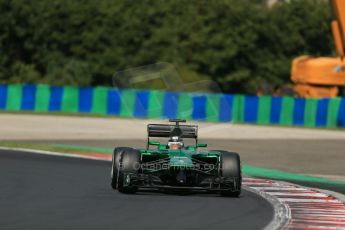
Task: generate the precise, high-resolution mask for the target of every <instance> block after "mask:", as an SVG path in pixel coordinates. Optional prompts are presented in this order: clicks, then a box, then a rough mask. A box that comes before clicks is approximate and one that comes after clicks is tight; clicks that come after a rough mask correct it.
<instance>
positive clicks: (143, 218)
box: [0, 151, 273, 230]
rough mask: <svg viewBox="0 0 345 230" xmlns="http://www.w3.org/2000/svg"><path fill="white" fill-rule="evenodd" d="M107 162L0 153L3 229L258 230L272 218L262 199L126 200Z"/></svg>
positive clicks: (141, 195)
mask: <svg viewBox="0 0 345 230" xmlns="http://www.w3.org/2000/svg"><path fill="white" fill-rule="evenodd" d="M110 167H111V166H110V163H109V162H101V161H92V160H85V159H74V158H65V157H56V156H45V155H37V154H30V153H21V152H17V151H1V152H0V182H1V185H0V228H1V229H2V230H3V229H152V230H153V229H164V230H169V229H217V230H220V229H242V230H243V229H262V228H263V227H264V226H266V224H268V223H269V222H270V220H271V219H272V217H273V209H272V207H271V205H270V204H269V203H268V202H267V201H265V200H264V199H263V198H261V197H259V196H257V195H256V194H253V193H251V192H248V191H245V190H244V191H243V193H242V195H241V197H240V198H223V197H219V196H217V195H206V194H195V195H186V196H180V195H170V194H160V193H154V194H153V193H138V194H136V195H124V194H120V193H118V192H117V191H114V190H112V189H111V187H110V185H109V183H110Z"/></svg>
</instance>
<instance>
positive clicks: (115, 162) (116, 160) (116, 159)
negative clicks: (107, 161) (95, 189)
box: [111, 147, 131, 189]
mask: <svg viewBox="0 0 345 230" xmlns="http://www.w3.org/2000/svg"><path fill="white" fill-rule="evenodd" d="M129 149H131V148H128V147H116V148H115V149H114V152H113V158H112V165H111V187H112V188H113V189H116V188H117V180H118V173H119V169H120V157H121V153H122V152H124V151H126V150H129Z"/></svg>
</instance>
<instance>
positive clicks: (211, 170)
mask: <svg viewBox="0 0 345 230" xmlns="http://www.w3.org/2000/svg"><path fill="white" fill-rule="evenodd" d="M170 122H174V123H175V124H173V125H171V124H149V125H148V126H147V131H148V137H147V146H146V148H145V149H135V148H131V147H117V148H115V149H114V154H113V160H112V169H111V185H112V188H113V189H117V190H118V191H120V192H122V193H135V192H136V191H138V190H142V191H146V190H148V191H150V190H159V191H162V192H164V191H169V190H170V191H176V192H182V191H183V192H186V191H204V192H205V191H206V192H210V193H220V194H221V195H223V196H233V197H237V196H239V195H240V193H241V183H242V176H241V164H240V157H239V155H238V154H237V153H235V152H228V151H224V150H209V151H202V150H201V148H205V147H207V144H202V143H198V127H197V126H195V125H180V123H181V122H185V120H180V119H171V120H170ZM152 138H160V139H161V138H168V142H167V143H161V142H159V141H157V140H152ZM184 139H194V141H195V143H194V144H192V145H185V141H184Z"/></svg>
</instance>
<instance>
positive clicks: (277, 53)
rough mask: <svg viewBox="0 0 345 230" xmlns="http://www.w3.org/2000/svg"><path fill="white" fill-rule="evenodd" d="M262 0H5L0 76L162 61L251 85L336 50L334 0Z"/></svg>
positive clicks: (94, 72) (85, 81) (88, 81)
mask: <svg viewBox="0 0 345 230" xmlns="http://www.w3.org/2000/svg"><path fill="white" fill-rule="evenodd" d="M263 2H264V1H250V0H241V1H238V0H216V1H208V0H166V1H160V0H140V1H134V0H129V1H122V0H117V1H114V0H99V1H92V0H73V1H70V0H45V1H29V0H0V15H1V17H0V52H1V55H0V81H1V82H34V83H36V82H44V83H50V84H57V85H65V84H69V85H84V86H87V85H110V84H111V77H112V75H113V74H114V73H115V72H116V71H119V70H122V69H126V68H132V67H136V66H141V65H146V64H152V63H156V62H159V61H165V62H171V63H174V64H176V65H177V66H182V69H188V71H187V72H193V73H194V74H196V75H200V76H208V77H209V78H211V79H213V80H215V81H217V82H218V83H220V85H221V87H222V89H223V90H224V91H225V92H232V93H234V92H236V93H238V92H240V93H253V92H255V90H256V89H257V87H258V85H260V84H266V83H269V84H272V85H282V84H285V83H287V82H289V76H290V65H291V64H290V63H291V60H292V58H294V57H296V56H298V55H301V54H311V55H331V54H332V50H333V43H332V37H331V32H330V21H331V18H332V15H331V11H330V6H329V5H328V3H327V2H325V1H322V0H291V1H288V2H279V3H277V4H275V5H273V6H272V7H267V6H266V5H265V4H264V3H263Z"/></svg>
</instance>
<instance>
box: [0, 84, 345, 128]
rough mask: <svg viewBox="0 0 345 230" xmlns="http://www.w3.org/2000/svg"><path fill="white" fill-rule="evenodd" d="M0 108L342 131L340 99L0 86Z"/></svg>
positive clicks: (344, 114)
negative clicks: (337, 129) (325, 128)
mask: <svg viewBox="0 0 345 230" xmlns="http://www.w3.org/2000/svg"><path fill="white" fill-rule="evenodd" d="M0 110H5V111H36V112H64V113H90V114H100V115H115V116H121V117H135V118H162V119H165V118H183V119H192V120H202V121H210V122H235V123H254V124H264V125H265V124H274V125H285V126H291V125H297V126H305V127H327V128H335V127H345V98H324V99H304V98H293V97H272V96H260V97H257V96H247V95H231V94H211V93H183V92H169V91H159V90H136V89H115V88H109V87H70V86H64V87H61V86H49V85H43V84H37V85H32V84H24V85H22V84H14V85H6V84H0Z"/></svg>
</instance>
